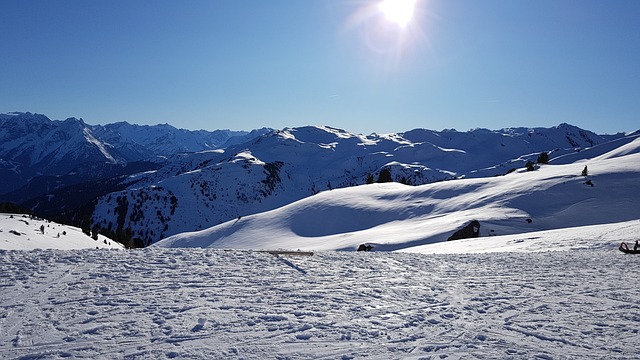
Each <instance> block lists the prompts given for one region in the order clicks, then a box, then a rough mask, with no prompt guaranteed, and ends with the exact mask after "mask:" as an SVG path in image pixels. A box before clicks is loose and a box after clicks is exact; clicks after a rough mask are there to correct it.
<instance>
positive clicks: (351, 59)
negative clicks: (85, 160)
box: [0, 0, 640, 133]
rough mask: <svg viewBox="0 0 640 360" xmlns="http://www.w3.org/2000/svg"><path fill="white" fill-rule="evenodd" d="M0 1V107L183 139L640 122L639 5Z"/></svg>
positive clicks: (539, 0)
mask: <svg viewBox="0 0 640 360" xmlns="http://www.w3.org/2000/svg"><path fill="white" fill-rule="evenodd" d="M378 2H379V1H357V0H356V1H354V0H269V1H262V0H204V1H197V0H185V1H178V0H173V1H163V0H153V1H148V0H143V1H141V0H123V1H120V0H109V1H106V0H105V1H99V0H92V1H87V0H59V1H51V0H41V1H33V0H2V1H0V112H9V111H30V112H37V113H43V114H45V115H47V116H49V117H50V118H53V119H64V118H66V117H71V116H76V117H82V118H84V119H85V121H86V122H88V123H90V124H98V123H100V124H104V123H110V122H116V121H129V122H132V123H139V124H157V123H170V124H172V125H174V126H177V127H182V128H187V129H207V130H213V129H219V128H231V129H236V130H248V129H252V128H257V127H263V126H267V127H274V128H283V127H287V126H301V125H321V124H324V125H330V126H335V127H340V128H344V129H346V130H349V131H353V132H361V133H371V132H378V133H385V132H400V131H406V130H410V129H413V128H417V127H422V128H428V129H434V130H441V129H444V128H456V129H458V130H468V129H470V128H476V127H486V128H490V129H499V128H503V127H512V126H530V127H533V126H553V125H557V124H559V123H562V122H567V123H571V124H574V125H577V126H580V127H583V128H586V129H589V130H593V131H596V132H598V133H615V132H618V131H633V130H637V129H639V128H640V1H638V0H613V1H612V0H600V1H593V0H526V1H525V0H418V2H417V4H416V8H415V12H414V16H413V18H412V20H411V21H410V22H409V23H408V24H407V26H406V27H404V28H402V27H399V26H396V25H395V24H392V23H390V22H389V21H388V20H387V19H386V18H385V17H384V16H382V15H381V14H379V13H376V11H378V7H377V3H378Z"/></svg>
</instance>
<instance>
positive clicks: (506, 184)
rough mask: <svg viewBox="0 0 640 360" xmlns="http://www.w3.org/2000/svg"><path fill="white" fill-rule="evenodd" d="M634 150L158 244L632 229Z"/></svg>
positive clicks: (303, 210)
mask: <svg viewBox="0 0 640 360" xmlns="http://www.w3.org/2000/svg"><path fill="white" fill-rule="evenodd" d="M639 149H640V142H638V141H637V140H636V141H632V142H630V143H629V144H627V145H625V146H624V149H623V150H624V151H623V152H624V153H625V154H626V155H621V154H620V151H619V150H613V151H612V152H609V153H607V154H604V155H603V156H601V157H598V158H594V159H590V160H585V161H582V162H579V163H573V164H565V165H542V166H541V167H540V168H539V169H538V170H536V171H525V170H524V169H521V170H518V171H516V172H513V173H511V174H509V175H506V176H502V177H490V178H477V179H461V180H455V181H446V182H439V183H435V184H426V185H422V186H413V187H412V186H405V185H401V184H397V183H389V184H372V185H365V186H359V187H351V188H346V189H336V190H332V191H325V192H322V193H320V194H317V195H315V196H311V197H307V198H304V199H302V200H299V201H296V202H294V203H291V204H289V205H286V206H283V207H281V208H278V209H274V210H271V211H268V212H264V213H260V214H255V215H250V216H246V217H242V218H238V219H236V220H232V221H229V222H226V223H224V224H221V225H219V226H214V227H211V228H209V229H206V230H203V231H199V232H191V233H184V234H178V235H175V236H172V237H169V238H167V239H165V240H162V241H161V242H159V243H158V244H157V245H158V246H166V247H215V248H240V249H277V248H287V249H303V250H347V249H355V248H356V247H357V246H358V245H359V244H362V243H369V244H373V245H374V247H375V248H377V249H378V250H404V251H420V252H424V251H426V252H428V251H429V247H428V245H429V244H433V243H440V242H443V241H445V240H447V238H448V237H449V236H450V235H452V234H453V233H454V232H455V231H456V230H457V229H459V228H460V227H462V226H464V225H466V224H468V223H469V222H470V221H472V220H477V221H479V222H480V224H481V228H480V235H481V236H482V237H485V238H488V237H492V238H493V237H499V236H506V235H513V234H524V233H530V232H539V231H548V230H553V229H560V228H570V227H581V226H590V225H599V224H610V223H618V222H623V221H635V220H636V219H640V208H638V206H637V204H638V202H639V201H640V195H639V194H638V193H637V191H636V188H637V184H638V183H639V182H640V152H639V151H638V150H639ZM585 166H587V167H588V170H587V173H588V175H587V176H583V175H582V172H583V170H584V167H585ZM587 181H588V182H587ZM590 185H594V186H590ZM475 240H476V241H482V240H481V239H475ZM629 240H631V239H629ZM442 246H444V245H442Z"/></svg>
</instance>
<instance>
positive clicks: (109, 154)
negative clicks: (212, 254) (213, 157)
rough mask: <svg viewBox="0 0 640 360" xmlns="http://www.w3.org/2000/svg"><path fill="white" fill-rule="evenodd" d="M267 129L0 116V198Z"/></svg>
mask: <svg viewBox="0 0 640 360" xmlns="http://www.w3.org/2000/svg"><path fill="white" fill-rule="evenodd" d="M268 131H269V130H268V129H261V130H254V131H252V132H246V131H230V130H216V131H213V132H209V131H204V130H199V131H189V130H184V129H176V128H175V127H173V126H170V125H166V124H165V125H156V126H140V125H131V124H128V123H126V122H121V123H116V124H108V125H104V126H102V125H95V126H94V125H88V124H86V123H85V122H84V121H83V120H82V119H76V118H68V119H66V120H64V121H59V120H50V119H49V118H47V117H46V116H44V115H39V114H32V113H17V112H14V113H6V114H0V175H1V176H2V178H3V186H2V187H0V194H6V193H9V192H11V191H14V190H16V189H18V188H19V187H21V186H23V185H24V184H25V183H26V182H27V181H28V180H30V179H32V178H34V177H35V176H38V175H45V176H46V175H55V176H58V175H66V174H68V173H69V172H72V171H75V170H76V169H77V168H79V167H82V166H85V167H86V165H87V164H100V163H102V164H121V165H122V164H126V163H129V162H134V161H140V160H147V159H149V158H152V157H155V156H169V155H173V154H177V153H179V152H185V151H186V152H189V151H202V150H208V149H216V148H219V147H224V146H227V145H228V144H235V143H238V142H244V141H246V140H248V139H251V138H254V137H256V136H259V135H260V134H263V133H266V132H268Z"/></svg>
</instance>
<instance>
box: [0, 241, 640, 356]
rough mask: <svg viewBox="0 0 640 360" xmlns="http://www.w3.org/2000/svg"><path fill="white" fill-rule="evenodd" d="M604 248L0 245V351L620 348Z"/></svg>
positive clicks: (630, 301)
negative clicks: (283, 250)
mask: <svg viewBox="0 0 640 360" xmlns="http://www.w3.org/2000/svg"><path fill="white" fill-rule="evenodd" d="M636 230H637V229H636ZM635 234H637V232H636V233H635ZM569 236H570V233H569ZM582 240H583V241H589V238H584V239H582ZM613 247H614V245H612V246H610V247H608V248H602V249H596V250H594V249H592V250H578V251H556V252H544V253H535V252H532V253H515V252H514V253H509V252H504V253H493V254H467V255H462V254H448V255H445V254H435V255H428V254H417V253H390V252H371V253H362V252H320V253H316V254H314V255H313V256H310V257H302V256H290V255H279V256H274V255H271V254H268V253H264V252H254V251H225V250H218V249H161V248H148V249H145V250H132V251H109V250H95V249H94V250H67V251H62V250H35V251H0V273H1V274H2V277H0V289H1V291H0V358H2V359H61V358H86V359H165V358H176V359H362V358H370V359H469V358H480V359H633V358H637V356H638V354H639V353H640V341H639V340H640V334H639V333H638V331H639V330H638V329H639V328H640V285H639V283H638V282H637V281H634V280H633V277H630V276H629V275H630V274H631V273H630V271H633V269H636V267H637V261H638V258H637V257H636V256H635V255H625V254H623V253H621V252H619V251H617V250H615V249H614V248H613Z"/></svg>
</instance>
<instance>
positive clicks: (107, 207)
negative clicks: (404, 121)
mask: <svg viewBox="0 0 640 360" xmlns="http://www.w3.org/2000/svg"><path fill="white" fill-rule="evenodd" d="M634 138H635V137H627V136H623V135H621V134H619V135H618V136H609V137H603V136H599V135H596V134H594V133H591V132H588V131H585V130H582V129H579V128H576V127H574V126H571V125H567V124H561V125H559V126H557V127H554V128H549V129H546V128H536V129H522V128H518V129H503V130H496V131H491V130H487V129H475V130H471V131H469V132H458V131H455V130H445V131H442V132H435V131H431V130H424V129H417V130H412V131H410V132H406V133H399V134H384V135H378V134H372V135H367V136H365V135H359V134H353V133H349V132H347V131H345V130H341V129H335V128H331V127H326V126H318V127H314V126H308V127H302V128H293V129H284V130H279V131H274V132H272V133H270V134H267V135H264V136H261V137H258V138H256V139H254V140H252V141H250V142H248V143H245V144H241V145H238V146H232V147H228V148H226V149H225V150H224V151H207V152H200V153H193V154H181V155H177V156H174V157H173V158H171V159H169V160H168V161H167V162H166V164H165V165H164V166H163V167H161V168H160V169H158V171H156V172H150V173H147V174H145V175H144V176H142V177H141V178H140V181H139V182H137V183H136V184H133V185H131V186H129V187H128V188H127V189H126V190H122V191H118V192H114V193H111V194H109V195H106V196H103V197H102V198H100V199H99V200H98V203H97V205H96V208H95V211H94V213H93V219H92V222H93V224H96V225H98V226H100V227H102V228H105V229H111V230H110V231H114V229H118V228H122V229H126V228H131V229H132V232H133V234H134V235H133V236H134V237H136V238H139V239H141V242H143V243H146V244H149V243H152V242H155V241H157V240H159V239H161V238H164V237H167V236H170V235H173V234H177V233H181V232H185V231H193V230H202V229H206V228H208V227H211V226H215V225H218V224H221V223H224V222H226V221H229V220H233V219H238V218H239V217H245V216H247V215H251V214H256V213H260V212H264V211H268V210H272V209H275V208H278V207H281V206H284V205H286V204H289V203H291V202H293V201H297V200H300V199H303V198H306V197H308V196H311V195H314V194H317V193H318V192H321V191H324V190H330V189H338V188H345V187H351V186H357V185H362V184H365V183H367V182H369V181H375V180H379V179H380V174H381V173H382V172H383V170H384V171H387V172H388V175H389V176H388V177H389V180H393V181H396V182H402V183H409V184H414V185H420V184H427V183H434V182H439V181H442V180H451V179H455V178H475V177H488V176H495V175H501V174H505V173H507V172H510V171H514V170H516V169H518V168H523V167H524V165H525V163H526V162H527V161H531V160H532V161H536V159H537V157H538V155H539V154H540V153H541V152H548V153H549V154H550V157H551V162H552V163H553V161H554V159H555V158H557V157H560V156H562V155H566V154H575V153H576V151H581V150H583V149H595V148H597V147H599V146H603V145H605V144H608V143H610V142H611V141H619V144H624V143H628V142H630V141H632V140H633V139H634ZM586 154H588V153H585V155H586ZM598 154H601V153H598ZM114 209H118V210H117V211H114Z"/></svg>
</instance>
